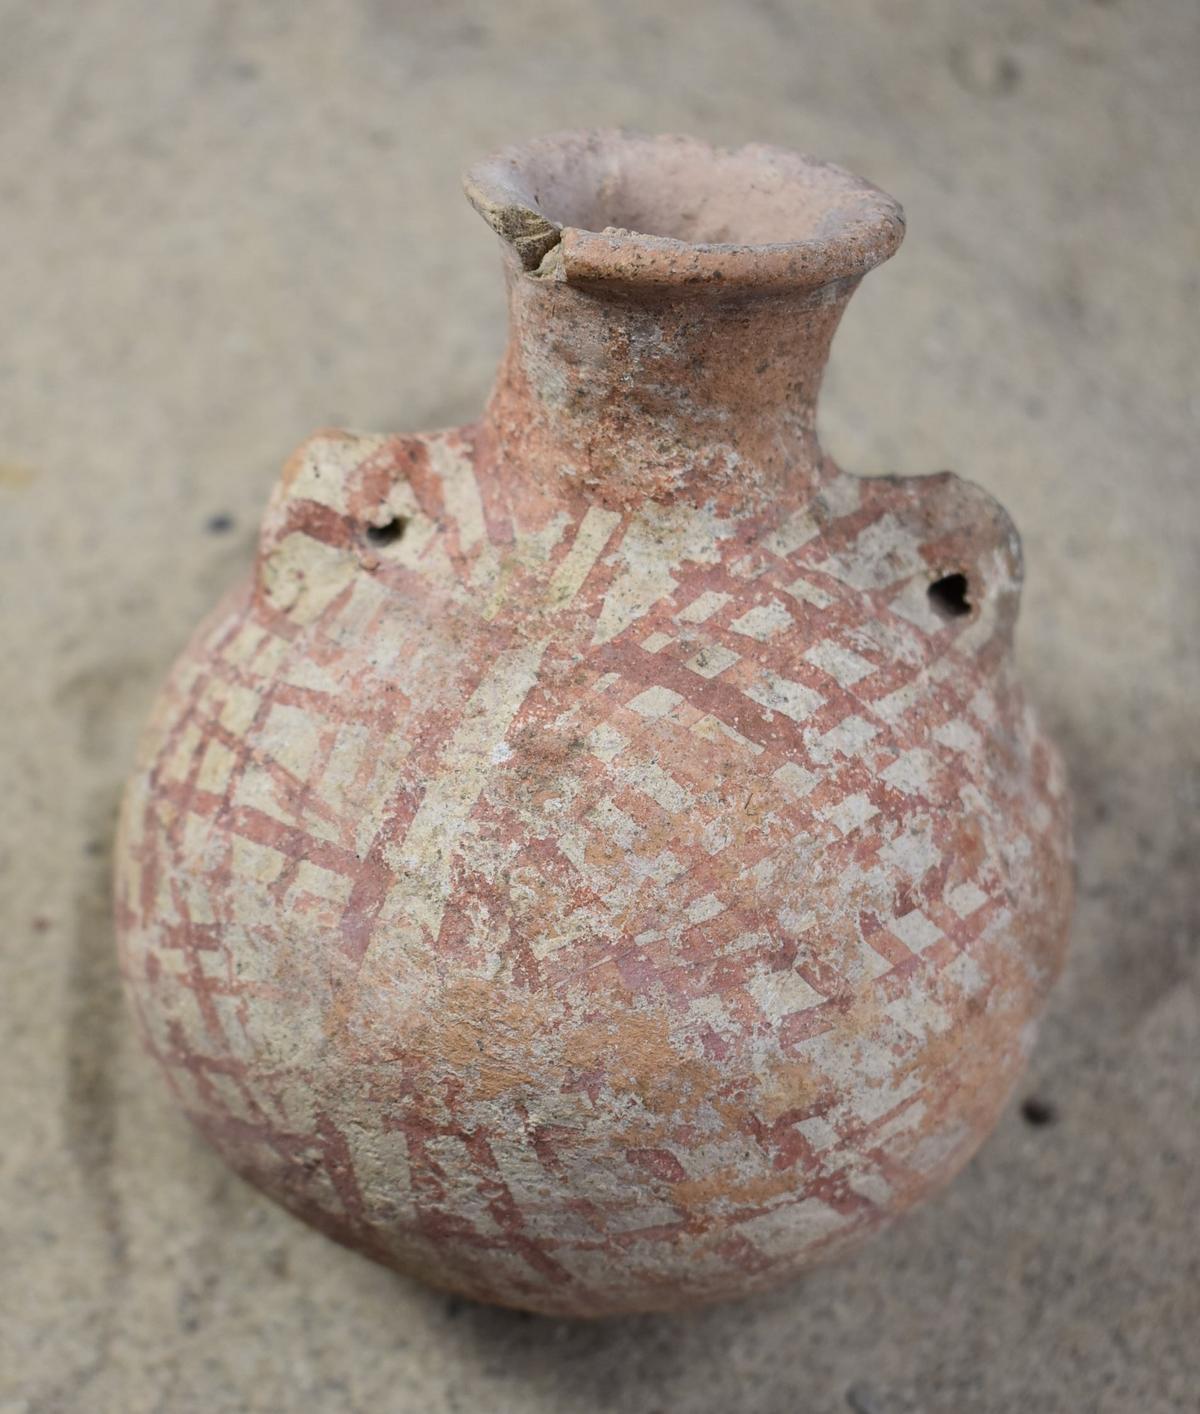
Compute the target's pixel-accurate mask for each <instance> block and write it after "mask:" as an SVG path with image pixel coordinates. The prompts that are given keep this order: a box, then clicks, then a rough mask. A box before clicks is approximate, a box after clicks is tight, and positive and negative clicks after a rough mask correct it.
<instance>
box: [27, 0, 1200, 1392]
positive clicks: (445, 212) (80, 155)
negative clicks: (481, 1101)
mask: <svg viewBox="0 0 1200 1414" xmlns="http://www.w3.org/2000/svg"><path fill="white" fill-rule="evenodd" d="M0 14H2V16H3V20H2V23H0V33H2V35H3V38H2V40H0V68H2V69H3V72H4V83H3V84H2V85H0V112H2V113H3V116H4V123H3V124H2V125H0V192H2V193H3V202H4V205H3V210H4V231H5V257H4V259H3V260H2V261H0V330H2V336H0V640H2V642H3V644H4V650H5V651H4V652H3V653H0V704H3V710H0V790H2V794H3V799H4V802H5V809H4V810H3V811H0V924H2V926H0V958H2V962H0V970H2V976H3V986H0V1037H2V1042H0V1045H2V1048H3V1051H4V1057H5V1063H6V1079H5V1082H4V1083H3V1084H0V1131H2V1132H3V1135H4V1145H3V1149H2V1151H0V1257H2V1260H3V1264H4V1271H5V1274H6V1280H5V1281H4V1282H2V1283H0V1406H3V1407H5V1408H6V1409H7V1407H8V1406H11V1407H12V1409H13V1410H14V1411H18V1410H19V1411H22V1414H26V1411H28V1414H59V1411H68V1410H69V1411H74V1410H79V1411H82V1414H108V1411H112V1414H248V1411H253V1412H254V1414H285V1411H286V1414H313V1411H314V1410H318V1411H325V1410H330V1411H338V1414H342V1411H345V1414H383V1411H386V1414H464V1411H474V1410H486V1411H489V1414H563V1411H564V1410H570V1411H579V1414H615V1411H620V1414H664V1411H670V1410H685V1411H687V1414H734V1411H736V1414H796V1411H801V1410H802V1411H804V1414H847V1411H852V1414H1009V1412H1010V1411H1016V1410H1019V1411H1022V1414H1061V1411H1063V1410H1071V1411H1074V1410H1087V1411H1092V1410H1095V1411H1097V1414H1129V1411H1131V1410H1135V1411H1137V1414H1178V1411H1193V1406H1194V1405H1195V1390H1196V1387H1197V1379H1198V1368H1197V1356H1196V1341H1195V1331H1196V1330H1197V1329H1198V1328H1200V1283H1198V1282H1197V1280H1196V1274H1197V1271H1198V1270H1200V1267H1198V1265H1197V1262H1198V1258H1200V1231H1198V1229H1197V1224H1196V1221H1195V1211H1196V1203H1195V1175H1196V1173H1197V1172H1198V1171H1200V1126H1198V1125H1196V1124H1194V1123H1190V1122H1189V1119H1190V1117H1191V1116H1193V1115H1195V1114H1196V1113H1200V1067H1198V1066H1197V1065H1196V1060H1195V1058H1196V1056H1197V1055H1200V966H1198V964H1200V952H1198V951H1197V940H1198V939H1200V927H1198V926H1197V924H1198V921H1200V913H1198V908H1200V895H1198V893H1197V890H1196V867H1195V861H1196V859H1197V857H1200V809H1198V808H1197V807H1198V804H1200V795H1198V793H1197V783H1198V782H1200V733H1197V731H1196V703H1197V702H1198V701H1200V651H1198V649H1200V556H1198V555H1197V552H1196V545H1197V526H1198V525H1200V477H1198V476H1197V468H1196V449H1197V447H1198V446H1200V402H1198V401H1197V399H1196V397H1195V388H1196V369H1197V368H1198V367H1200V321H1197V319H1196V318H1195V309H1196V293H1197V291H1196V279H1197V265H1196V253H1195V245H1196V240H1195V232H1196V231H1197V229H1200V183H1197V182H1196V180H1195V168H1196V144H1195V134H1196V132H1197V131H1200V85H1197V84H1196V82H1195V74H1196V72H1197V71H1198V68H1200V14H1198V12H1197V8H1196V6H1195V4H1194V3H1193V0H1159V3H1157V4H1155V5H1135V4H1132V3H1128V0H1111V3H1105V4H1097V3H1092V0H1062V3H1055V4H1053V5H1050V6H1047V5H1046V4H1045V3H1043V2H1042V0H1003V3H1001V4H997V5H990V6H986V7H979V6H974V7H972V6H964V5H962V4H958V3H954V0H920V3H919V4H917V5H903V6H898V5H896V4H894V3H890V0H746V3H744V4H739V5H731V4H729V3H728V0H692V3H690V4H688V5H686V6H682V5H668V4H655V3H654V0H649V3H647V0H638V2H637V3H634V0H606V3H604V4H599V3H595V4H593V3H590V2H589V0H553V3H551V0H508V2H507V3H506V4H505V5H504V6H503V7H496V6H494V5H492V6H489V5H484V4H480V3H477V0H445V3H442V4H439V5H436V6H434V5H427V6H418V5H398V4H391V3H387V0H336V3H334V0H310V3H307V4H305V5H302V6H301V5H295V4H288V3H285V2H284V0H263V3H261V4H255V5H241V6H233V5H230V4H228V3H227V0H189V3H188V4H186V5H171V6H166V5H163V4H161V3H159V0H109V3H107V4H105V5H93V6H71V7H67V6H63V5H54V4H45V5H29V4H26V3H23V0H0ZM619 123H630V124H633V125H635V126H637V127H639V128H644V129H647V130H649V131H671V132H689V133H696V134H698V135H700V136H703V137H705V138H708V139H709V140H711V141H713V142H718V143H722V142H723V143H734V144H736V143H739V142H745V141H748V140H750V139H752V138H753V139H766V140H769V141H771V142H776V143H780V144H782V145H784V146H788V147H792V148H797V149H800V150H803V151H809V152H817V153H821V154H822V155H824V156H826V157H829V158H832V159H833V160H835V161H838V162H840V163H842V164H844V165H845V166H847V167H849V168H850V169H851V170H853V171H855V172H858V173H861V174H862V175H863V176H865V177H868V178H869V179H870V180H871V181H873V182H875V183H877V184H878V185H880V186H881V187H883V188H884V189H885V190H887V191H890V192H894V193H895V194H896V195H897V196H899V197H901V198H902V199H903V202H904V207H905V211H906V214H907V217H908V234H907V235H906V237H905V240H904V243H903V245H902V246H901V248H900V250H899V251H898V252H897V254H896V255H895V257H894V258H893V259H892V260H891V261H889V262H888V263H887V265H886V266H884V267H883V268H882V269H881V270H879V271H877V272H875V273H874V274H873V275H871V276H870V277H869V278H868V279H866V280H864V281H863V283H862V285H861V286H860V287H859V290H858V292H857V293H856V294H855V296H854V298H853V299H852V300H851V301H850V304H849V307H848V310H847V313H846V316H845V318H844V319H843V321H842V325H841V327H840V328H839V330H838V334H837V337H836V339H835V341H834V346H833V351H832V356H831V359H830V363H829V366H828V371H827V375H826V379H825V384H824V387H823V389H822V393H821V410H820V418H819V430H820V435H821V441H822V445H823V446H824V447H825V448H826V449H827V450H828V451H829V452H831V453H832V454H833V456H834V457H835V459H836V460H837V461H838V462H839V463H840V464H841V465H842V466H845V467H849V468H853V469H854V470H855V471H861V472H864V473H870V474H876V473H895V474H901V475H918V474H921V473H925V472H929V471H935V470H939V469H942V468H946V467H952V468H954V469H955V470H957V471H958V472H960V473H961V474H962V475H963V476H966V477H969V478H970V479H971V480H973V481H975V482H977V483H979V484H980V485H982V486H986V487H987V488H988V490H989V491H990V492H991V493H992V494H994V495H995V496H996V497H997V499H998V500H999V501H1000V502H1001V503H1002V504H1003V505H1004V506H1005V507H1007V509H1008V510H1009V512H1010V513H1011V515H1012V517H1013V519H1014V521H1015V522H1016V524H1017V525H1018V526H1019V527H1020V530H1021V536H1022V540H1023V542H1024V546H1025V557H1026V578H1025V584H1024V587H1023V590H1022V598H1021V616H1020V622H1019V624H1018V628H1017V634H1016V650H1017V661H1018V663H1019V666H1020V671H1021V676H1022V679H1023V681H1024V682H1025V684H1026V688H1027V691H1028V693H1029V696H1030V698H1031V699H1032V700H1033V701H1034V702H1035V703H1036V704H1037V707H1038V710H1039V716H1040V719H1041V720H1042V722H1043V724H1044V726H1045V728H1046V730H1047V731H1048V733H1049V735H1050V736H1051V737H1052V739H1053V741H1054V742H1055V744H1056V745H1057V746H1058V747H1059V749H1060V750H1061V752H1062V755H1063V758H1064V761H1065V763H1066V767H1067V775H1068V779H1069V781H1070V786H1071V794H1072V798H1073V800H1074V831H1075V840H1076V854H1077V860H1078V897H1077V904H1076V911H1075V921H1074V925H1073V929H1072V939H1071V945H1070V947H1069V949H1068V952H1067V957H1066V964H1065V967H1064V970H1063V973H1062V975H1061V977H1060V978H1059V981H1058V982H1057V983H1056V984H1055V986H1054V988H1053V989H1052V991H1051V994H1050V997H1049V1000H1048V1003H1047V1008H1046V1011H1045V1012H1044V1013H1043V1019H1042V1022H1041V1025H1040V1027H1039V1035H1038V1040H1037V1044H1036V1045H1035V1047H1034V1051H1033V1054H1032V1057H1031V1060H1030V1063H1029V1066H1028V1068H1027V1070H1026V1072H1025V1075H1024V1078H1023V1079H1022V1080H1021V1081H1020V1082H1019V1085H1018V1088H1017V1090H1016V1092H1015V1093H1014V1095H1013V1098H1012V1100H1011V1101H1010V1102H1009V1103H1008V1105H1007V1106H1006V1107H1005V1108H1004V1111H1003V1113H1002V1115H1001V1117H1000V1121H999V1123H998V1125H997V1127H996V1128H995V1129H994V1130H993V1132H992V1135H991V1137H990V1138H989V1139H988V1140H987V1142H986V1143H985V1144H984V1145H983V1147H982V1148H981V1149H980V1150H979V1152H978V1153H977V1154H976V1156H975V1158H974V1159H972V1160H971V1161H970V1163H968V1164H967V1166H966V1168H965V1169H964V1170H963V1171H962V1172H961V1173H960V1174H959V1176H958V1177H957V1178H956V1179H955V1181H954V1182H953V1183H952V1184H950V1185H949V1187H948V1188H946V1189H944V1190H943V1191H942V1192H941V1194H939V1195H938V1197H937V1198H936V1200H934V1201H930V1202H927V1203H923V1204H921V1205H919V1206H918V1207H917V1208H916V1209H914V1210H913V1211H911V1212H910V1213H909V1214H908V1215H907V1216H906V1218H905V1219H904V1220H903V1221H901V1222H897V1223H894V1224H893V1225H892V1226H891V1227H890V1228H888V1229H887V1230H886V1231H884V1232H883V1233H881V1234H880V1235H879V1236H877V1237H876V1238H874V1239H873V1240H872V1241H870V1242H867V1243H865V1244H864V1245H863V1246H862V1247H861V1248H859V1250H858V1251H857V1252H856V1253H855V1254H853V1255H852V1256H850V1257H848V1258H846V1259H844V1260H841V1261H837V1262H832V1263H826V1264H823V1265H821V1266H818V1267H814V1268H813V1269H811V1270H810V1271H809V1272H807V1273H806V1274H804V1275H802V1276H801V1277H800V1278H798V1279H797V1280H796V1281H794V1282H787V1283H784V1284H783V1285H782V1286H780V1287H777V1288H775V1289H774V1290H772V1291H769V1292H763V1293H761V1294H759V1295H757V1296H754V1297H751V1298H749V1299H747V1300H742V1301H726V1302H721V1303H717V1304H714V1305H711V1306H708V1307H705V1308H702V1309H699V1310H695V1311H691V1312H686V1313H681V1314H677V1315H668V1314H664V1315H651V1316H636V1317H628V1318H624V1319H616V1320H612V1321H604V1322H594V1321H587V1322H582V1321H566V1320H564V1321H558V1320H553V1319H548V1318H538V1317H528V1318H527V1317H524V1316H522V1315H521V1314H520V1313H517V1312H513V1311H511V1310H507V1309H505V1308H502V1307H497V1306H486V1305H476V1304H474V1303H471V1302H465V1301H462V1300H461V1299H458V1298H455V1297H453V1296H450V1295H448V1294H447V1293H445V1292H443V1291H439V1290H437V1289H435V1288H433V1287H430V1286H428V1285H426V1284H425V1283H423V1282H419V1281H412V1280H409V1279H407V1278H405V1277H403V1276H400V1275H398V1274H396V1273H395V1272H392V1271H390V1270H388V1269H387V1268H385V1267H383V1266H381V1265H379V1264H378V1263H375V1262H370V1261H365V1260H363V1258H362V1257H360V1256H359V1255H358V1254H357V1253H355V1252H353V1251H351V1250H349V1249H347V1248H344V1247H340V1246H338V1245H337V1244H335V1243H332V1242H330V1241H329V1240H328V1239H327V1238H326V1237H324V1236H323V1235H322V1234H320V1233H319V1232H317V1231H315V1230H314V1229H313V1228H311V1227H309V1226H308V1225H307V1224H305V1223H303V1222H297V1221H296V1220H295V1219H294V1218H293V1217H291V1216H290V1215H289V1214H288V1213H287V1212H286V1211H285V1210H284V1209H282V1208H281V1207H280V1206H279V1205H278V1204H276V1203H274V1202H272V1201H271V1200H270V1199H269V1198H267V1197H266V1196H265V1195H264V1194H262V1193H261V1192H260V1191H259V1190H258V1189H256V1188H255V1187H253V1185H251V1184H248V1183H245V1182H243V1181H242V1180H241V1179H239V1178H238V1177H237V1176H236V1175H235V1174H234V1173H233V1172H232V1170H230V1169H229V1168H228V1166H227V1165H226V1164H225V1163H224V1161H223V1160H222V1159H221V1157H220V1156H219V1154H218V1153H217V1152H216V1151H215V1150H214V1149H213V1148H212V1147H211V1145H209V1144H208V1143H207V1142H206V1141H205V1140H204V1139H203V1138H202V1137H201V1135H200V1134H199V1132H198V1131H197V1130H196V1129H195V1127H194V1126H193V1125H191V1124H190V1123H189V1122H188V1121H187V1120H186V1118H185V1117H184V1116H183V1114H182V1113H181V1112H180V1111H179V1110H178V1108H177V1107H176V1106H175V1105H174V1103H173V1101H172V1098H171V1095H170V1092H169V1091H168V1089H167V1088H166V1087H165V1086H164V1084H163V1082H162V1077H161V1075H160V1073H159V1071H158V1068H157V1067H156V1066H154V1065H152V1064H148V1063H147V1060H146V1057H145V1055H144V1053H143V1050H142V1047H141V1043H140V1040H139V1038H138V1035H137V1030H136V1028H135V1026H134V1025H132V1024H131V1022H130V1019H129V1016H128V1013H127V1010H126V1006H125V1003H124V999H123V997H122V995H121V989H120V985H119V978H118V975H117V967H116V962H115V958H114V951H113V927H112V921H111V919H112V898H111V894H112V886H111V880H112V860H111V855H112V842H113V831H114V828H115V823H116V815H117V805H118V801H119V797H120V792H121V789H122V786H123V783H124V780H125V778H126V776H127V775H128V773H129V770H130V765H131V763H132V761H133V758H134V752H135V745H136V740H137V736H138V733H139V731H140V730H141V728H142V727H143V726H144V724H145V721H146V717H147V714H148V712H149V710H150V706H151V702H152V700H153V699H154V697H155V696H156V695H157V693H158V691H159V688H160V685H161V683H162V681H163V679H164V677H165V675H166V673H167V671H168V668H169V666H170V664H171V662H172V661H173V660H174V659H175V658H176V657H177V656H178V654H179V652H180V650H181V649H182V648H183V646H184V644H185V643H186V641H187V639H188V636H189V634H190V633H191V631H192V628H193V626H194V625H195V624H197V623H198V622H199V621H200V619H201V617H202V616H203V615H204V614H206V613H208V612H209V611H210V610H211V608H212V606H213V605H214V604H215V603H216V602H217V601H218V599H219V598H220V597H221V595H222V594H223V593H224V592H225V591H226V590H227V589H229V588H230V587H231V586H232V585H233V584H235V583H236V582H238V581H240V580H241V579H242V578H243V577H244V576H245V575H246V573H247V572H248V571H249V569H250V567H251V564H252V561H253V558H254V553H255V544H256V540H257V534H258V529H259V524H260V520H261V516H262V510H263V506H264V505H265V504H266V501H267V498H268V496H269V494H270V491H271V488H272V486H273V485H274V484H275V482H276V481H277V479H278V476H279V468H280V463H281V461H282V460H283V457H284V456H285V454H286V452H287V451H288V450H289V449H290V448H292V447H293V446H295V445H296V444H297V443H298V442H300V441H301V440H302V439H303V438H304V437H305V436H306V435H308V433H309V432H311V431H312V430H313V429H314V428H318V427H322V426H327V425H342V426H352V427H366V428H381V429H391V430H396V431H403V430H412V429H414V428H429V427H447V426H451V425H453V424H457V423H462V422H466V421H468V420H470V419H473V418H475V417H477V416H478V414H479V411H480V409H481V408H482V407H483V406H484V402H485V400H486V397H487V393H488V389H489V387H490V386H491V383H492V380H493V378H494V375H495V371H496V364H497V361H498V358H499V356H500V353H501V350H502V347H503V341H504V329H505V321H504V308H503V305H504V287H503V281H502V280H501V279H499V278H498V274H497V265H496V258H495V252H494V247H495V240H494V237H493V236H492V234H491V232H490V231H489V230H488V229H487V227H486V226H485V225H484V224H483V222H482V221H481V220H480V218H479V216H478V215H477V214H476V213H475V212H474V211H473V210H472V208H471V207H470V206H469V204H468V203H467V202H466V201H464V200H463V198H462V195H461V191H460V188H459V184H458V180H457V178H458V174H459V173H460V172H461V171H463V170H464V169H465V168H466V167H467V166H468V165H469V164H470V163H471V162H473V161H474V160H476V159H477V158H478V157H479V155H480V154H482V153H486V152H488V151H490V150H491V149H492V148H493V147H495V146H499V145H502V144H504V143H508V142H515V141H518V140H520V139H523V138H526V137H528V136H529V134H531V133H537V132H552V131H555V130H557V129H560V128H564V127H571V126H580V125H583V124H595V125H612V124H619ZM1029 1115H1036V1116H1038V1117H1039V1118H1040V1119H1041V1120H1042V1121H1043V1122H1040V1123H1035V1122H1034V1121H1033V1120H1032V1119H1030V1118H1029V1117H1028V1116H1029Z"/></svg>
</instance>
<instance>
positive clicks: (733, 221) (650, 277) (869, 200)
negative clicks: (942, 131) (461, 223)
mask: <svg viewBox="0 0 1200 1414" xmlns="http://www.w3.org/2000/svg"><path fill="white" fill-rule="evenodd" d="M463 185H464V188H465V190H466V193H467V196H468V198H469V200H470V201H471V204H472V205H473V206H474V207H475V209H476V210H477V211H478V212H479V213H480V215H482V216H483V218H484V220H486V221H487V222H488V224H489V225H490V226H492V228H493V229H494V230H495V231H497V233H498V234H499V235H500V236H501V237H502V238H503V239H504V240H505V241H506V242H507V243H508V245H509V246H510V247H511V249H512V251H513V253H514V255H515V257H516V259H517V260H518V261H519V263H520V266H521V268H522V269H524V270H525V271H526V272H528V273H529V274H530V275H531V276H535V277H537V278H542V279H554V280H565V281H567V282H569V283H581V284H584V283H596V284H611V285H633V286H639V285H646V286H679V287H684V288H686V287H688V286H695V287H701V288H710V287H714V286H717V287H723V288H746V287H776V288H778V287H787V286H795V287H799V288H817V287H820V286H823V285H827V284H830V283H833V282H835V281H838V280H843V279H849V278H856V277H858V276H861V275H863V274H865V273H866V271H868V270H870V269H872V268H873V267H874V266H876V265H878V264H880V263H881V262H882V261H884V260H886V259H887V258H888V257H889V256H890V255H891V254H892V253H893V252H894V251H895V250H896V248H897V246H898V245H899V244H900V242H901V240H902V239H903V236H904V212H903V210H902V208H901V207H900V205H899V203H898V202H896V201H895V200H893V198H892V197H890V196H888V195H887V193H886V192H883V191H880V190H879V188H878V187H875V186H872V185H871V183H870V182H866V181H864V180H863V179H862V178H860V177H856V176H855V175H854V174H853V173H851V172H848V171H846V170H845V168H843V167H839V166H837V165H836V164H834V163H831V162H824V161H821V160H819V159H818V158H815V157H810V156H807V155H805V154H803V153H799V152H793V151H791V150H789V149H787V148H781V147H773V146H770V145H768V144H765V143H750V144H747V145H746V146H744V147H738V148H721V147H714V146H711V145H710V144H708V143H705V142H701V141H699V140H698V139H696V138H689V137H679V136H673V135H658V136H652V135H648V134H644V133H638V132H630V131H625V130H616V129H610V130H603V129H598V130H590V131H577V132H561V133H555V134H551V135H548V136H546V137H540V138H534V139H532V140H531V141H529V142H527V143H523V144H519V145H517V146H513V147H507V148H504V149H502V150H501V151H499V152H497V153H494V154H493V155H492V156H490V157H487V158H484V159H483V160H482V161H480V162H478V163H476V164H475V165H474V166H472V167H471V168H470V170H469V171H468V172H467V174H466V176H465V178H464V181H463Z"/></svg>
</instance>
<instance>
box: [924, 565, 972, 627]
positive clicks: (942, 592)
mask: <svg viewBox="0 0 1200 1414" xmlns="http://www.w3.org/2000/svg"><path fill="white" fill-rule="evenodd" d="M928 592H929V602H930V604H931V605H932V606H933V612H934V613H935V614H937V615H938V617H939V618H943V619H961V618H962V617H963V616H964V615H966V614H969V613H970V612H971V607H972V605H971V600H970V593H971V586H970V584H968V583H967V577H966V575H965V574H957V573H956V574H944V575H943V576H942V577H941V579H935V580H934V581H933V583H932V584H931V585H930V586H929V591H928Z"/></svg>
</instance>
